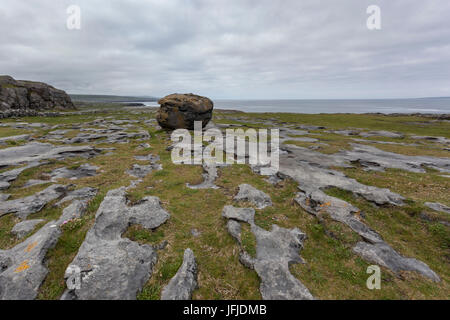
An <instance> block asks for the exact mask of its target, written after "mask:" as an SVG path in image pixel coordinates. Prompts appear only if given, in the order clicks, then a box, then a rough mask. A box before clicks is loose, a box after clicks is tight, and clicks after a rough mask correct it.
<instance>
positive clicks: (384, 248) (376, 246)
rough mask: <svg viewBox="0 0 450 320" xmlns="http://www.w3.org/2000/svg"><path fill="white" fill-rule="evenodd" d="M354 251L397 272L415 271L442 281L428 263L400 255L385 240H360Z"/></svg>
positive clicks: (435, 280) (436, 280)
mask: <svg viewBox="0 0 450 320" xmlns="http://www.w3.org/2000/svg"><path fill="white" fill-rule="evenodd" d="M353 251H354V252H356V253H357V254H359V255H360V256H361V257H362V258H364V259H365V260H367V261H370V262H371V263H375V264H378V265H380V266H383V267H385V268H388V269H390V270H392V271H394V272H396V273H398V272H400V271H415V272H418V273H420V274H422V275H423V276H425V277H427V278H430V279H431V280H433V281H434V282H439V281H440V278H439V276H438V275H437V274H436V273H435V272H434V271H433V270H431V269H430V267H429V266H428V265H427V264H425V263H423V262H422V261H419V260H417V259H414V258H406V257H404V256H402V255H400V254H399V253H397V252H396V251H395V250H394V249H392V248H391V247H390V246H389V245H388V244H387V243H385V242H383V241H381V242H378V243H368V242H363V241H360V242H358V243H357V244H356V245H355V247H354V248H353Z"/></svg>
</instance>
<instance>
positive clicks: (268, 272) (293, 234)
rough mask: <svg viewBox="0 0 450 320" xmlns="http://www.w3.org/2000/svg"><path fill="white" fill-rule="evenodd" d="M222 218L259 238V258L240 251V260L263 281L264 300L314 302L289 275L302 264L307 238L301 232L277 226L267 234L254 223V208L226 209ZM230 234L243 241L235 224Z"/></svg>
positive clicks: (257, 247)
mask: <svg viewBox="0 0 450 320" xmlns="http://www.w3.org/2000/svg"><path fill="white" fill-rule="evenodd" d="M222 216H223V217H224V218H227V219H230V220H229V222H230V221H233V220H234V221H235V222H245V223H249V224H250V227H251V232H252V233H253V234H254V236H255V238H256V257H255V258H252V257H251V256H250V255H249V254H248V253H247V252H245V251H243V250H242V248H241V250H242V252H241V254H240V257H239V260H240V261H241V263H242V264H243V265H244V266H246V267H249V268H252V269H254V270H255V271H256V273H257V274H258V276H259V277H260V279H261V285H260V292H261V295H262V298H263V299H264V300H311V299H314V298H313V296H312V295H311V293H310V292H309V290H308V289H307V288H306V287H305V286H304V285H303V284H302V283H301V282H300V281H299V280H298V279H297V278H295V277H294V276H293V275H292V274H291V272H290V271H289V265H290V264H291V263H303V260H302V258H301V257H300V256H299V253H298V252H299V251H300V250H301V249H302V247H303V241H304V240H305V239H306V234H304V233H303V232H301V231H300V230H299V229H298V228H293V229H285V228H281V227H279V226H277V225H272V230H271V231H266V230H264V229H262V228H260V227H258V226H257V225H256V224H255V223H254V216H255V210H254V209H252V208H235V207H233V206H225V207H224V209H223V212H222ZM228 230H229V231H230V230H231V232H232V233H231V234H232V236H233V237H234V238H235V239H236V240H238V239H240V228H238V227H237V226H236V224H235V223H234V222H233V223H232V224H231V225H228ZM238 242H239V243H240V241H239V240H238Z"/></svg>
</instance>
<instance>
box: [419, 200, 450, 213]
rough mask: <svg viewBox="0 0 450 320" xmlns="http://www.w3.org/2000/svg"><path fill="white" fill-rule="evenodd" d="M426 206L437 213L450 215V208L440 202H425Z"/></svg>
mask: <svg viewBox="0 0 450 320" xmlns="http://www.w3.org/2000/svg"><path fill="white" fill-rule="evenodd" d="M425 205H426V206H427V207H428V208H430V209H433V210H435V211H439V212H442V213H447V214H450V207H448V206H446V205H443V204H442V203H438V202H425Z"/></svg>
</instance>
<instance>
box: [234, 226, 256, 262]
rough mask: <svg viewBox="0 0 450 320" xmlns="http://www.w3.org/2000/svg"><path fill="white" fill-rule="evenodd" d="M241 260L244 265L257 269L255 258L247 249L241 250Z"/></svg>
mask: <svg viewBox="0 0 450 320" xmlns="http://www.w3.org/2000/svg"><path fill="white" fill-rule="evenodd" d="M230 221H231V220H230ZM239 262H240V263H242V265H243V266H244V267H247V268H249V269H252V270H254V269H255V259H253V258H252V256H250V255H249V254H248V252H247V251H245V250H241V252H239Z"/></svg>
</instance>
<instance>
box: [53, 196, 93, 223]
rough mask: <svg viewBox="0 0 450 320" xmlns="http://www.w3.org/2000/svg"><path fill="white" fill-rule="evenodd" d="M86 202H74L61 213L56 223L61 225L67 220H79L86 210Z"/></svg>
mask: <svg viewBox="0 0 450 320" xmlns="http://www.w3.org/2000/svg"><path fill="white" fill-rule="evenodd" d="M87 203H88V200H75V201H73V202H72V203H71V204H70V205H69V206H67V208H65V209H64V210H63V212H62V215H61V217H60V218H59V220H58V222H59V223H61V224H63V223H65V222H67V221H69V220H73V219H78V218H81V217H82V216H83V215H84V214H85V213H86V210H87Z"/></svg>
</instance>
